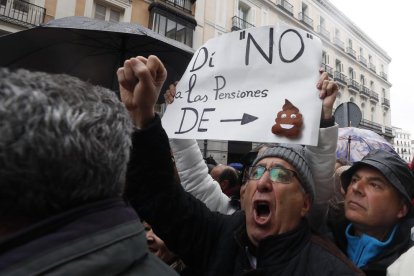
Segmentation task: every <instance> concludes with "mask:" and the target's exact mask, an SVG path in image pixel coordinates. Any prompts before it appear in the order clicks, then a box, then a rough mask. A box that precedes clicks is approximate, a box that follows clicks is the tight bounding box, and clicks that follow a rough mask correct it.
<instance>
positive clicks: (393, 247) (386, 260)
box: [328, 209, 414, 276]
mask: <svg viewBox="0 0 414 276" xmlns="http://www.w3.org/2000/svg"><path fill="white" fill-rule="evenodd" d="M411 217H412V215H411V213H410V215H409V217H407V218H405V219H403V220H402V221H401V222H400V223H399V224H398V227H397V230H396V232H395V234H394V239H393V240H392V241H391V243H390V244H389V245H387V246H386V247H385V248H384V249H383V251H382V252H381V253H380V254H378V255H377V256H376V257H375V258H373V259H372V260H370V261H369V262H368V263H367V264H366V265H365V266H363V267H361V269H362V270H363V271H364V272H365V273H366V274H367V275H375V276H376V275H378V276H381V275H384V276H385V275H386V272H387V267H389V266H390V265H391V264H392V263H393V262H394V261H395V260H396V259H398V257H399V256H400V255H401V254H403V253H404V252H406V251H407V250H408V249H409V248H410V247H411V246H413V245H414V242H413V240H412V238H411V236H412V233H411V229H412V228H413V227H414V219H413V218H411ZM349 223H350V222H349V221H348V220H347V219H346V218H345V215H344V212H343V210H342V209H340V210H336V211H333V210H332V209H331V210H330V212H329V214H328V227H329V228H328V230H329V231H331V234H330V235H331V237H332V239H333V240H334V241H335V243H336V244H337V246H338V247H339V248H340V249H341V250H342V252H344V253H345V254H346V252H347V246H348V241H347V239H346V235H345V229H346V227H347V226H348V224H349Z"/></svg>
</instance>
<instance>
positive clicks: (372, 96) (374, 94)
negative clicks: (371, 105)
mask: <svg viewBox="0 0 414 276" xmlns="http://www.w3.org/2000/svg"><path fill="white" fill-rule="evenodd" d="M369 97H370V100H371V101H372V102H378V99H379V97H378V93H377V92H374V91H372V90H371V93H370V95H369Z"/></svg>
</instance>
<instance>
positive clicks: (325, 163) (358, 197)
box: [0, 56, 414, 275]
mask: <svg viewBox="0 0 414 276" xmlns="http://www.w3.org/2000/svg"><path fill="white" fill-rule="evenodd" d="M117 76H118V81H119V88H120V97H121V102H120V101H119V100H118V98H117V97H116V95H115V93H113V92H112V91H109V90H107V89H104V88H102V87H98V86H93V85H91V84H89V83H87V82H83V81H80V80H79V79H76V78H74V77H70V76H67V75H51V74H46V73H39V72H29V71H26V70H16V71H10V70H8V69H0V198H1V200H0V205H1V208H0V219H1V224H0V225H1V226H0V235H1V236H0V275H177V274H180V275H364V274H366V275H386V274H387V273H388V274H389V275H409V274H410V273H411V271H412V269H413V265H412V263H413V262H411V260H412V258H413V250H412V249H410V248H411V246H412V245H413V238H412V236H413V235H412V232H413V231H412V229H414V228H413V226H414V210H413V208H412V204H411V201H412V199H413V196H414V175H413V172H412V170H411V168H409V166H408V164H406V163H405V162H404V161H403V160H402V159H401V158H400V157H399V156H397V155H394V154H392V153H389V152H385V151H381V150H373V151H371V152H370V153H369V154H368V155H367V156H365V157H364V158H363V159H362V160H361V161H358V162H355V163H353V164H352V163H348V162H346V161H343V160H336V158H335V151H336V141H337V138H338V126H337V125H336V124H335V120H334V118H333V114H332V111H333V106H334V102H335V99H336V97H337V93H338V86H337V84H336V83H335V82H334V81H332V80H330V79H329V77H328V74H327V73H325V72H322V71H321V74H320V79H319V81H318V82H317V83H316V84H315V85H316V88H317V89H318V91H319V95H318V96H319V98H320V99H321V101H322V113H321V114H322V115H321V121H320V129H319V140H318V144H317V146H301V145H293V144H266V145H261V146H259V147H257V148H255V149H253V150H252V151H251V152H248V153H246V155H245V156H244V157H243V159H242V160H240V162H241V163H242V164H243V167H242V168H241V169H240V170H237V168H234V167H232V166H230V164H228V165H226V164H223V165H220V164H213V165H212V164H211V163H212V162H209V163H210V164H207V163H206V162H205V160H204V159H203V156H202V154H201V151H200V149H199V147H198V144H197V141H196V140H184V139H168V137H167V135H166V133H165V131H164V130H163V128H162V125H161V120H160V117H159V115H158V114H157V113H156V112H155V104H156V102H157V99H158V98H159V95H160V93H165V95H164V97H165V99H166V102H167V103H171V102H172V101H173V99H174V94H175V84H174V85H171V86H170V87H169V89H168V90H167V91H161V88H162V87H163V84H164V81H165V79H166V76H167V71H166V69H165V68H164V65H163V64H162V62H161V61H160V60H159V59H158V58H157V57H156V56H149V57H148V58H145V57H141V56H140V57H136V58H131V59H128V60H126V61H125V63H124V65H123V66H122V67H121V68H119V69H118V71H117ZM315 112H321V111H320V110H319V111H315ZM210 161H212V160H210Z"/></svg>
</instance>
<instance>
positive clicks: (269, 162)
mask: <svg viewBox="0 0 414 276" xmlns="http://www.w3.org/2000/svg"><path fill="white" fill-rule="evenodd" d="M258 165H262V166H265V167H266V168H270V167H274V166H277V165H279V166H282V167H284V168H286V169H289V170H292V171H294V172H296V169H295V168H294V167H293V166H292V165H291V164H290V163H289V162H288V161H286V160H284V159H282V158H279V157H265V158H263V159H261V160H260V161H259V162H257V164H256V166H258Z"/></svg>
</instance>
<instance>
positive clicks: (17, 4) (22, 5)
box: [0, 0, 46, 27]
mask: <svg viewBox="0 0 414 276" xmlns="http://www.w3.org/2000/svg"><path fill="white" fill-rule="evenodd" d="M45 15H46V9H45V8H42V7H40V6H37V5H34V4H32V3H29V2H26V1H23V0H1V1H0V20H1V21H7V22H10V23H14V24H17V25H22V26H26V27H33V26H38V25H40V24H41V23H43V22H44V20H45Z"/></svg>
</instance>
